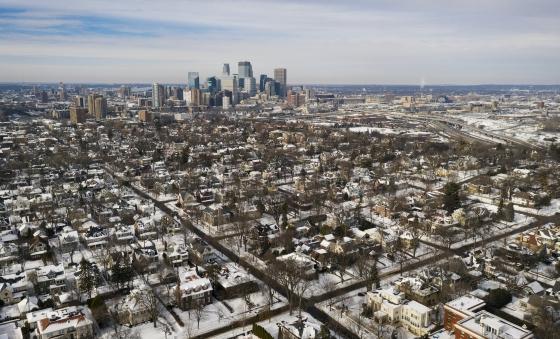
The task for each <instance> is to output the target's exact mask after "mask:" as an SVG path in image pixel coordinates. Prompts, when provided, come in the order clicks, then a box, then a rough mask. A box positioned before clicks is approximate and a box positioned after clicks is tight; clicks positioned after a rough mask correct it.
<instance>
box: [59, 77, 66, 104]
mask: <svg viewBox="0 0 560 339" xmlns="http://www.w3.org/2000/svg"><path fill="white" fill-rule="evenodd" d="M58 95H59V99H60V100H61V101H62V100H66V87H65V86H64V83H63V82H62V81H61V82H60V84H59V85H58Z"/></svg>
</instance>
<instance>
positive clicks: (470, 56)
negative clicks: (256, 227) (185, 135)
mask: <svg viewBox="0 0 560 339" xmlns="http://www.w3.org/2000/svg"><path fill="white" fill-rule="evenodd" d="M2 9H4V11H3V10H2ZM14 9H17V10H18V11H16V10H14ZM559 9H560V3H559V2H558V1H552V0H547V1H545V0H542V1H541V0H536V1H531V2H529V1H521V0H486V1H483V0H471V1H441V0H425V1H404V0H391V1H389V0H380V1H365V0H364V1H362V0H358V1H334V0H323V1H318V0H311V1H305V2H302V1H295V0H294V1H258V0H241V1H235V2H232V1H225V0H214V1H212V0H211V1H206V2H200V1H183V0H167V1H144V0H140V1H133V0H121V1H108V0H99V1H85V2H79V3H77V2H75V1H55V0H52V1H38V0H26V1H25V3H24V4H22V3H21V1H16V0H0V33H2V34H3V36H4V38H3V40H4V43H3V44H0V74H2V76H1V77H0V81H59V80H63V81H67V82H70V81H76V82H80V81H99V82H104V81H107V82H113V81H116V82H127V81H146V82H149V81H162V82H185V78H186V73H187V72H188V71H191V70H196V71H199V72H200V73H201V74H202V75H210V74H216V73H219V72H220V64H221V63H222V62H230V63H235V62H236V61H238V60H245V59H248V60H251V61H252V63H253V65H254V68H255V71H256V72H263V73H271V72H272V68H274V67H277V66H285V67H287V68H288V70H289V81H290V82H293V83H387V84H391V83H418V82H419V81H420V79H421V78H425V80H426V81H427V82H428V83H431V84H434V83H558V82H559V79H560V65H559V64H558V62H557V61H556V60H555V58H556V56H557V55H558V54H559V53H560V20H558V19H557V18H556V15H557V13H558V12H559ZM68 30H72V31H73V32H75V34H69V33H68Z"/></svg>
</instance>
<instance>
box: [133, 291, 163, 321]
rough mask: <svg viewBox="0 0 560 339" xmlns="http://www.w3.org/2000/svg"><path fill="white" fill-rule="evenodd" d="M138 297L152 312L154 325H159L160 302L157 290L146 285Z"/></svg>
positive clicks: (151, 316) (149, 311)
mask: <svg viewBox="0 0 560 339" xmlns="http://www.w3.org/2000/svg"><path fill="white" fill-rule="evenodd" d="M138 299H139V300H138V302H139V303H140V304H141V305H142V306H144V307H145V308H146V310H147V311H148V313H149V314H150V318H151V320H152V323H153V324H154V327H157V323H158V317H159V315H160V303H159V300H158V297H157V295H156V294H155V292H154V291H153V290H152V289H151V288H150V287H146V288H145V290H144V291H142V293H140V294H139V295H138Z"/></svg>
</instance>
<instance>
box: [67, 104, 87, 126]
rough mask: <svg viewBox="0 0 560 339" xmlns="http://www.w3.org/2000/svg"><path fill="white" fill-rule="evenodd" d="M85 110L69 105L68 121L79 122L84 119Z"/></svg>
mask: <svg viewBox="0 0 560 339" xmlns="http://www.w3.org/2000/svg"><path fill="white" fill-rule="evenodd" d="M86 115H87V110H86V109H85V108H83V107H77V106H70V121H71V122H72V123H73V124H81V123H83V122H85V121H86Z"/></svg>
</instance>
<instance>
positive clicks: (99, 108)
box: [94, 96, 107, 120]
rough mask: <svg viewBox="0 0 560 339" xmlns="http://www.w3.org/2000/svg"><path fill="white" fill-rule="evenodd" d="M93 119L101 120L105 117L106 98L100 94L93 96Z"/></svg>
mask: <svg viewBox="0 0 560 339" xmlns="http://www.w3.org/2000/svg"><path fill="white" fill-rule="evenodd" d="M94 111H95V119H97V120H101V119H105V118H106V117H107V99H105V98H104V97H102V96H99V97H97V98H95V108H94Z"/></svg>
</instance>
